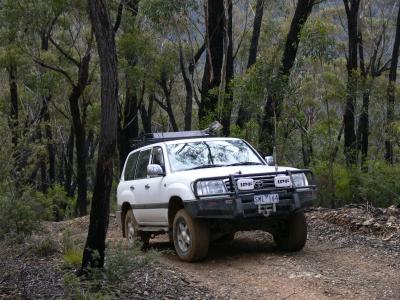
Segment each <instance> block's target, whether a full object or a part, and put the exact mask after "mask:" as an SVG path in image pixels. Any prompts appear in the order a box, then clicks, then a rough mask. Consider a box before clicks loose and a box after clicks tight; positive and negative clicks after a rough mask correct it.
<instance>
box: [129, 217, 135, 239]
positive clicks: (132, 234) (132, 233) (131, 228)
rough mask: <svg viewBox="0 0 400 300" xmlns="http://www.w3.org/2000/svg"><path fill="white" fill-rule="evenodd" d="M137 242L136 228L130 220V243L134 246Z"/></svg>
mask: <svg viewBox="0 0 400 300" xmlns="http://www.w3.org/2000/svg"><path fill="white" fill-rule="evenodd" d="M134 240H135V227H134V225H133V222H132V220H131V219H129V220H128V243H129V244H130V245H133V242H134Z"/></svg>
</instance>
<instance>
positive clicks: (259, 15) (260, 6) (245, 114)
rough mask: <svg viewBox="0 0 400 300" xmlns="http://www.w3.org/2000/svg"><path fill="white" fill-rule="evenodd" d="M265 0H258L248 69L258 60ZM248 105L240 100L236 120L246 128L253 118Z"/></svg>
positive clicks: (240, 125) (237, 123)
mask: <svg viewBox="0 0 400 300" xmlns="http://www.w3.org/2000/svg"><path fill="white" fill-rule="evenodd" d="M264 2H265V0H257V4H256V11H255V15H254V21H253V32H252V35H251V42H250V47H249V57H248V61H247V69H250V68H251V67H252V66H253V65H254V64H255V62H256V58H257V52H258V42H259V39H260V32H261V25H262V20H263V15H264ZM247 106H248V103H247V102H246V101H241V102H240V106H239V111H238V117H237V121H236V125H238V126H239V127H240V128H244V126H245V124H246V123H247V122H248V121H249V120H250V118H251V110H250V109H249V108H248V107H247Z"/></svg>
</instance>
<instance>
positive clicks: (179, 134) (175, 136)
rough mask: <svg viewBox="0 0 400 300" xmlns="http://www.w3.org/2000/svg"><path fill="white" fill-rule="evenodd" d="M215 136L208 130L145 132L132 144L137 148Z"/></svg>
mask: <svg viewBox="0 0 400 300" xmlns="http://www.w3.org/2000/svg"><path fill="white" fill-rule="evenodd" d="M213 136H214V135H212V134H210V133H208V132H207V131H206V130H195V131H175V132H154V133H145V134H143V135H142V136H141V137H139V138H138V139H135V140H132V143H131V146H132V148H133V149H137V148H140V147H143V146H147V145H151V144H155V143H159V142H166V141H174V140H183V139H193V138H200V137H201V138H206V137H213Z"/></svg>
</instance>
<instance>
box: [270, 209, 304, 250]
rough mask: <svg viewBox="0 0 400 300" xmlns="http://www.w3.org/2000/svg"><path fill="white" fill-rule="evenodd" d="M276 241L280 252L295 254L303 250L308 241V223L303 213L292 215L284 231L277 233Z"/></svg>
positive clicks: (275, 235) (275, 234)
mask: <svg viewBox="0 0 400 300" xmlns="http://www.w3.org/2000/svg"><path fill="white" fill-rule="evenodd" d="M273 236H274V240H275V243H276V245H277V247H278V249H279V250H281V251H287V252H295V251H299V250H301V249H303V247H304V245H305V244H306V241H307V222H306V217H305V215H304V212H303V211H298V212H296V213H294V214H292V215H291V216H290V217H289V218H288V219H287V221H286V222H285V224H284V226H283V229H281V230H279V231H276V232H275V233H274V234H273Z"/></svg>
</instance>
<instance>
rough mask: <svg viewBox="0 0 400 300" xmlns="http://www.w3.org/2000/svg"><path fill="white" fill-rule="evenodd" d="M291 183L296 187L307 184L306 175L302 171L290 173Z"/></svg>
mask: <svg viewBox="0 0 400 300" xmlns="http://www.w3.org/2000/svg"><path fill="white" fill-rule="evenodd" d="M292 178H293V183H294V186H296V187H301V186H306V185H308V181H307V177H306V175H304V174H303V173H298V174H292Z"/></svg>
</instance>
